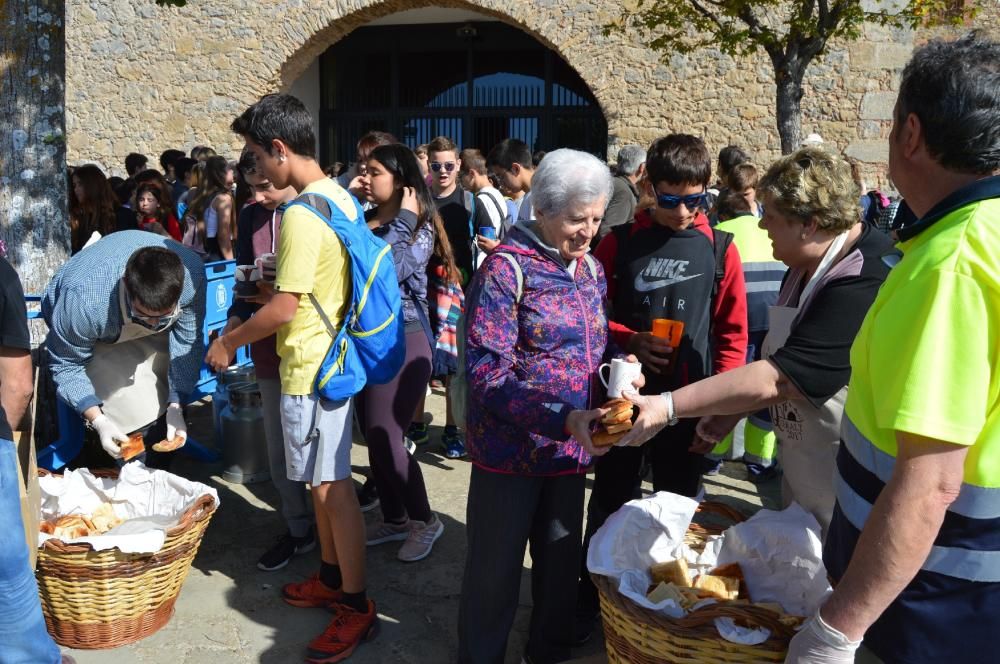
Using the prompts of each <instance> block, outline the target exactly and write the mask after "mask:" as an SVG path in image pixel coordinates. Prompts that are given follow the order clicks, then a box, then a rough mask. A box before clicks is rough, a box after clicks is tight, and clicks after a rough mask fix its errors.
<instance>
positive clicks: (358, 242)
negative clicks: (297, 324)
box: [289, 193, 406, 401]
mask: <svg viewBox="0 0 1000 664" xmlns="http://www.w3.org/2000/svg"><path fill="white" fill-rule="evenodd" d="M351 200H352V201H353V202H354V206H355V209H356V214H355V217H354V219H349V218H348V217H347V216H346V215H345V214H344V213H343V211H342V210H341V209H340V207H338V206H337V204H336V203H334V202H333V201H332V200H330V199H329V198H327V197H326V196H324V195H322V194H314V193H309V194H302V195H300V196H298V197H297V198H296V199H295V200H293V201H292V202H291V203H289V206H292V205H301V206H303V207H305V208H306V209H307V210H309V211H311V212H312V213H313V214H315V215H316V216H318V217H319V218H320V219H322V220H323V221H325V222H326V225H327V226H329V227H330V230H332V231H333V232H334V233H336V234H337V237H338V238H340V241H341V242H342V243H343V244H344V248H345V249H346V250H347V253H348V255H349V256H350V258H351V284H352V292H351V302H350V306H349V307H348V310H347V314H346V316H345V318H344V324H343V325H342V326H341V328H340V329H339V330H337V329H336V328H334V326H333V324H332V323H331V322H330V319H329V318H328V317H327V315H326V313H325V312H324V311H323V309H322V307H320V305H319V302H318V301H317V300H316V298H315V297H313V295H312V293H310V294H309V299H310V300H311V301H312V304H313V307H315V308H316V312H317V313H319V315H320V318H322V319H323V323H324V324H325V325H326V329H327V331H329V332H330V336H331V337H333V342H332V343H331V344H330V350H328V351H327V353H326V357H325V358H323V364H322V365H321V366H320V369H319V372H318V373H317V374H316V383H315V389H316V394H318V395H319V396H320V397H321V398H323V399H327V400H330V401H342V400H343V399H347V398H349V397H352V396H354V395H355V394H357V393H358V392H360V391H361V390H362V389H363V388H364V386H365V385H366V384H367V383H372V384H375V385H378V384H382V383H388V382H389V381H390V380H392V379H393V378H395V377H396V374H397V373H399V370H400V369H401V368H402V366H403V360H404V359H405V357H406V339H405V337H404V333H403V305H402V300H401V298H400V294H399V280H398V279H397V278H396V266H395V264H394V263H393V258H392V247H390V246H389V245H388V244H386V243H385V242H383V241H382V240H381V239H379V238H377V237H375V236H374V235H373V234H372V232H371V231H370V230H368V226H367V225H366V224H365V215H364V212H362V210H361V206H360V205H358V202H357V200H355V199H354V197H353V196H352V197H351Z"/></svg>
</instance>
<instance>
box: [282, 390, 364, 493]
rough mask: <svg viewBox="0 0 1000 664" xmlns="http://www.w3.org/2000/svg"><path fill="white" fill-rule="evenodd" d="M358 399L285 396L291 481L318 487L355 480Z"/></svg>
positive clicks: (286, 438) (286, 455) (283, 406)
mask: <svg viewBox="0 0 1000 664" xmlns="http://www.w3.org/2000/svg"><path fill="white" fill-rule="evenodd" d="M353 422H354V399H345V400H343V401H327V400H325V399H320V398H319V397H317V396H316V395H315V394H305V395H292V394H282V395H281V427H282V429H283V430H284V433H285V463H286V465H287V467H288V479H290V480H293V481H295V482H308V483H310V484H312V485H314V486H315V485H317V484H319V483H321V482H336V481H338V480H345V479H347V478H349V477H350V476H351V441H352V438H353V436H352V434H353Z"/></svg>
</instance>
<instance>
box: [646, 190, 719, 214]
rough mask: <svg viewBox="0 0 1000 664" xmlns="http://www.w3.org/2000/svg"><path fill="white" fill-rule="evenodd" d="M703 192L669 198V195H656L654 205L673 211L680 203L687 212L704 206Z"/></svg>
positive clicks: (704, 195) (704, 196)
mask: <svg viewBox="0 0 1000 664" xmlns="http://www.w3.org/2000/svg"><path fill="white" fill-rule="evenodd" d="M706 196H707V195H706V194H705V192H701V193H700V194H691V195H690V196H671V195H670V194H657V195H656V204H657V205H659V206H660V207H661V208H663V209H665V210H673V209H674V208H676V207H677V206H678V205H680V204H681V203H683V204H684V207H686V208H687V209H689V210H694V209H695V208H698V207H701V206H702V205H704V204H705V198H706Z"/></svg>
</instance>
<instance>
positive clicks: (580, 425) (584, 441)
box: [566, 408, 608, 456]
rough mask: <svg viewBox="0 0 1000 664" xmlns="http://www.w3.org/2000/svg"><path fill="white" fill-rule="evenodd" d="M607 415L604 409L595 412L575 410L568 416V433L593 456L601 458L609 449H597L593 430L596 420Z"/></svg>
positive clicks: (596, 409)
mask: <svg viewBox="0 0 1000 664" xmlns="http://www.w3.org/2000/svg"><path fill="white" fill-rule="evenodd" d="M606 413H607V410H605V409H603V408H595V409H593V410H574V411H571V412H570V414H569V415H567V416H566V431H567V432H568V433H569V435H571V436H572V437H573V438H574V439H575V440H576V442H578V443H580V446H581V447H583V449H584V450H586V452H587V453H588V454H590V455H591V456H601V455H602V454H604V453H606V452H607V451H608V448H607V447H597V446H596V445H595V444H594V442H593V440H592V435H593V434H592V433H591V429H592V427H593V424H594V422H595V421H596V420H598V419H600V418H601V417H603V416H604V415H605V414H606Z"/></svg>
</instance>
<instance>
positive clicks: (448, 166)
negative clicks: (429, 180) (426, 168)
mask: <svg viewBox="0 0 1000 664" xmlns="http://www.w3.org/2000/svg"><path fill="white" fill-rule="evenodd" d="M455 165H456V164H455V162H453V161H446V162H444V163H443V164H442V163H441V162H440V161H432V162H431V170H432V171H434V172H435V173H437V172H439V171H440V170H441V169H442V168H443V169H444V170H445V172H446V173H451V172H452V171H453V170H455Z"/></svg>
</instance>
